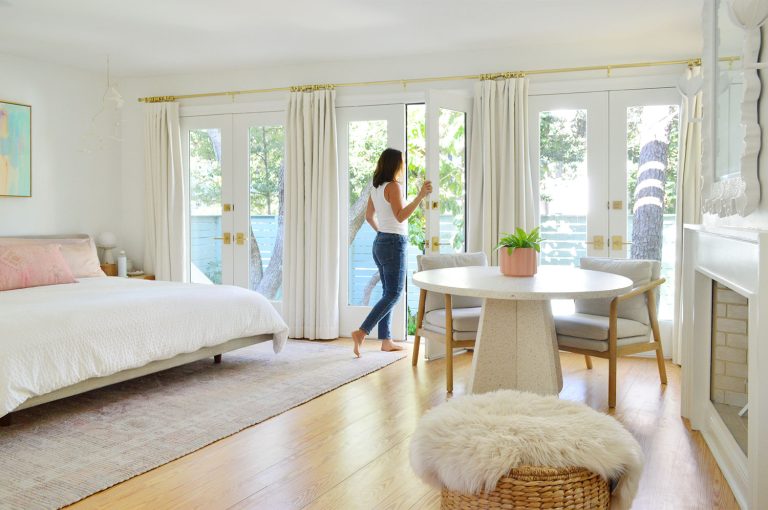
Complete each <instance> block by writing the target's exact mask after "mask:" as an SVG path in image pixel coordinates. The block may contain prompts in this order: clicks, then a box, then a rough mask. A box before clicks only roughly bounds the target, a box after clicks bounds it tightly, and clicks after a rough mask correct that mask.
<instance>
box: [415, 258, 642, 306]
mask: <svg viewBox="0 0 768 510" xmlns="http://www.w3.org/2000/svg"><path fill="white" fill-rule="evenodd" d="M413 283H414V284H415V285H416V286H417V287H420V288H422V289H426V290H429V291H432V292H439V293H441V294H452V295H455V296H470V297H480V298H493V299H514V300H545V299H576V298H587V299H590V298H606V297H614V296H618V295H620V294H624V293H625V292H627V291H629V290H631V289H632V286H633V284H632V280H630V279H629V278H626V277H624V276H619V275H615V274H611V273H603V272H600V271H589V270H587V269H579V268H575V267H568V266H539V271H538V273H536V275H534V276H531V277H517V276H504V275H503V274H501V271H500V270H499V268H498V267H496V266H486V267H481V266H475V267H450V268H445V269H431V270H429V271H421V272H418V273H416V274H414V275H413Z"/></svg>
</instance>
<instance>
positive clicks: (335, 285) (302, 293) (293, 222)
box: [283, 90, 340, 340]
mask: <svg viewBox="0 0 768 510" xmlns="http://www.w3.org/2000/svg"><path fill="white" fill-rule="evenodd" d="M335 103H336V93H335V92H334V91H333V90H311V91H300V92H291V96H290V99H289V102H288V120H287V124H286V126H287V130H286V159H285V160H286V166H285V263H284V265H283V285H284V297H283V306H284V310H285V318H286V322H287V323H288V328H289V331H288V335H289V336H290V337H291V338H307V339H310V340H315V339H330V338H337V337H338V336H339V257H340V253H339V250H340V249H339V236H340V232H339V228H340V224H339V170H338V165H337V157H336V108H335Z"/></svg>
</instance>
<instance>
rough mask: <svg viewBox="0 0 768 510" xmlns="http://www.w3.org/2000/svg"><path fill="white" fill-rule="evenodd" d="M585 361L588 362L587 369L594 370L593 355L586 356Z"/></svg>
mask: <svg viewBox="0 0 768 510" xmlns="http://www.w3.org/2000/svg"><path fill="white" fill-rule="evenodd" d="M584 363H586V364H587V370H592V356H584Z"/></svg>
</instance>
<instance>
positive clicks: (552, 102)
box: [528, 92, 609, 257]
mask: <svg viewBox="0 0 768 510" xmlns="http://www.w3.org/2000/svg"><path fill="white" fill-rule="evenodd" d="M552 110H586V111H587V172H588V180H589V198H588V199H589V208H588V212H587V233H586V241H587V242H591V241H592V238H593V237H594V236H603V239H604V241H605V244H604V248H603V249H602V250H597V249H595V247H594V245H593V244H587V255H588V256H590V257H607V256H608V254H609V251H608V244H607V242H608V235H609V231H608V227H609V224H608V215H607V214H605V211H606V209H607V204H608V191H609V185H608V150H607V149H606V148H605V145H603V144H602V143H601V141H606V142H607V140H608V139H609V126H608V118H609V116H608V95H607V93H605V92H586V93H576V94H552V95H539V96H531V97H529V100H528V115H529V117H528V126H529V129H530V131H529V132H530V136H531V139H530V156H531V166H532V168H533V170H534V171H533V189H534V193H535V200H534V204H535V208H536V218H539V213H540V211H539V149H540V143H541V142H540V139H539V136H540V131H539V114H540V113H541V112H545V111H552Z"/></svg>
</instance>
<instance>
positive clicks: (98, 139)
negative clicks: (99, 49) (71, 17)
mask: <svg viewBox="0 0 768 510" xmlns="http://www.w3.org/2000/svg"><path fill="white" fill-rule="evenodd" d="M123 105H125V99H123V95H122V94H120V91H119V90H118V89H117V85H115V84H113V83H112V76H111V73H110V66H109V55H107V84H106V88H105V89H104V93H103V94H102V96H101V107H100V108H99V111H97V112H96V114H95V115H94V116H93V117H92V118H91V126H90V127H89V129H88V131H87V132H86V133H85V134H84V135H83V140H82V143H81V147H80V151H81V152H86V153H89V154H91V153H93V152H96V151H99V150H101V149H102V148H103V147H104V141H105V140H112V141H115V142H121V141H122V136H121V133H120V115H119V110H120V109H121V108H122V107H123Z"/></svg>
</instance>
